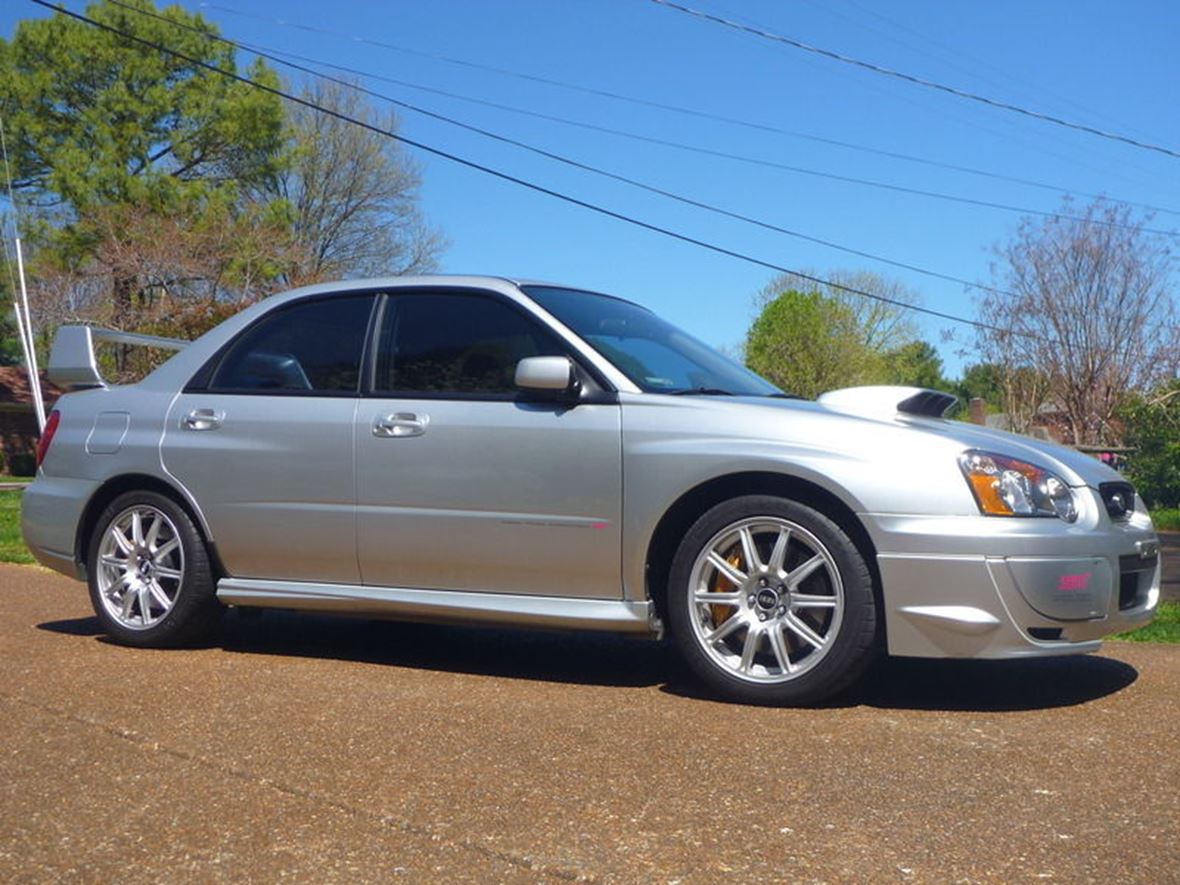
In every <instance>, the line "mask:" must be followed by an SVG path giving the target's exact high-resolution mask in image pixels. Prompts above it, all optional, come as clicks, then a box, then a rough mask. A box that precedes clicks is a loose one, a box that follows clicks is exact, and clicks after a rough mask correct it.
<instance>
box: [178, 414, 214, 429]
mask: <svg viewBox="0 0 1180 885" xmlns="http://www.w3.org/2000/svg"><path fill="white" fill-rule="evenodd" d="M224 420H225V412H222V411H220V410H219V409H193V410H192V411H191V412H189V413H188V414H187V415H185V416H184V418H183V419H181V422H180V423H181V426H182V427H184V429H185V430H216V429H217V428H218V427H220V426H221V422H222V421H224Z"/></svg>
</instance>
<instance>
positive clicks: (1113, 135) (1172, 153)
mask: <svg viewBox="0 0 1180 885" xmlns="http://www.w3.org/2000/svg"><path fill="white" fill-rule="evenodd" d="M651 2H652V3H656V4H658V5H660V6H665V7H667V8H668V9H673V10H675V11H677V12H683V13H685V14H687V15H691V16H695V17H697V18H700V19H704V20H705V21H709V22H713V23H714V24H718V25H722V26H723V27H726V28H732V29H734V30H736V31H742V32H744V33H747V34H753V35H754V36H756V37H761V38H763V39H765V40H771V41H774V42H775V43H782V44H785V45H787V46H791V47H794V48H795V49H801V50H803V51H805V52H811V53H814V54H815V55H821V56H823V57H824V58H829V59H832V60H833V61H838V62H842V63H843V64H847V65H853V66H854V67H858V68H862V69H864V70H866V71H872V72H873V73H875V74H883V75H885V76H887V77H894V78H896V79H898V80H904V81H905V82H907V83H913V84H915V85H917V86H924V87H926V88H927V89H935V90H938V91H939V92H945V93H947V94H948V95H953V96H956V97H957V98H965V99H969V100H971V101H976V102H979V103H980V104H985V105H987V106H988V107H993V108H999V109H1000V110H1005V111H1012V112H1013V113H1016V114H1023V115H1024V116H1026V117H1031V118H1033V119H1034V120H1042V121H1044V122H1046V123H1053V124H1054V125H1057V126H1064V127H1066V128H1067V129H1075V130H1077V131H1078V132H1086V133H1088V134H1090V135H1096V136H1098V137H1099V138H1105V139H1109V140H1111V141H1119V142H1122V143H1123V144H1129V145H1131V146H1132V147H1137V148H1142V149H1143V150H1148V151H1155V152H1156V153H1160V154H1165V155H1166V156H1169V157H1176V158H1180V151H1177V150H1173V149H1172V148H1167V147H1163V146H1161V145H1158V144H1151V143H1150V142H1146V141H1138V140H1136V139H1134V138H1131V137H1130V136H1127V135H1120V134H1118V133H1117V132H1108V131H1106V130H1104V129H1098V128H1096V127H1094V126H1088V125H1086V124H1085V123H1074V122H1072V121H1070V120H1066V119H1063V118H1061V117H1055V116H1053V115H1052V114H1046V113H1043V112H1041V111H1033V110H1029V109H1028V108H1024V107H1021V106H1020V105H1015V104H1010V103H1008V102H1006V101H1001V100H999V99H995V98H988V97H987V96H985V95H979V94H978V93H975V92H968V91H966V90H964V89H958V88H957V87H954V86H947V85H946V84H945V83H936V82H935V81H933V80H927V79H925V78H923V77H917V76H914V75H913V74H907V73H904V72H902V71H897V70H894V69H893V68H887V67H884V66H882V65H878V64H874V63H873V62H868V61H862V60H861V59H858V58H852V57H851V56H848V55H842V54H841V53H839V52H834V51H833V50H831V49H824V48H823V47H820V46H814V45H812V44H810V43H804V42H803V41H802V40H796V39H794V38H793V37H787V36H784V35H783V34H776V33H774V32H773V31H767V30H763V29H762V28H756V27H753V26H752V25H746V24H742V23H741V22H737V21H734V20H733V19H728V18H723V17H722V16H719V15H713V14H712V13H709V12H705V11H703V10H700V9H693V8H692V7H690V6H681V5H680V4H679V3H673V2H671V0H651Z"/></svg>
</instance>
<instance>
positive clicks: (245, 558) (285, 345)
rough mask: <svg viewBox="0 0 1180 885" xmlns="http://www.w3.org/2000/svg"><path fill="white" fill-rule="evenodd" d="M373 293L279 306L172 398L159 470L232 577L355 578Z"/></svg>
mask: <svg viewBox="0 0 1180 885" xmlns="http://www.w3.org/2000/svg"><path fill="white" fill-rule="evenodd" d="M375 301H376V296H375V295H373V294H360V295H348V294H339V295H333V296H328V297H321V298H315V299H309V300H303V301H297V302H295V303H293V304H289V305H283V306H280V307H279V308H276V309H275V310H274V311H272V312H271V313H269V314H266V315H265V316H264V317H262V318H261V319H260V320H258V321H257V322H255V323H253V324H252V325H250V326H249V327H248V328H246V329H245V330H244V331H243V332H242V333H241V334H239V335H238V336H237V338H235V339H234V340H233V341H232V342H231V343H230V344H229V345H228V346H227V347H225V348H223V349H222V351H221V352H220V353H219V354H218V356H216V357H214V359H213V361H211V363H210V364H209V365H208V366H207V367H206V368H205V369H203V370H202V371H201V372H199V373H198V375H197V377H196V378H195V379H194V381H193V382H192V383H190V385H189V387H188V388H186V389H185V391H184V392H183V393H181V395H180V396H179V397H177V399H176V401H175V402H174V403H173V405H172V408H171V410H170V411H169V415H168V419H167V425H166V430H165V434H164V438H163V442H162V447H161V456H162V459H163V463H164V467H165V469H167V470H168V472H169V473H171V474H172V475H173V476H174V477H176V479H177V480H179V481H180V482H181V483H183V485H184V486H185V487H186V488H187V489H188V490H189V492H190V493H191V494H192V496H193V498H194V499H195V500H196V502H197V504H198V505H199V506H200V508H201V511H202V512H203V514H204V516H205V519H206V521H207V522H208V524H209V527H210V530H211V532H212V535H213V539H214V543H215V544H216V548H217V552H218V555H219V556H220V557H221V561H222V563H223V564H224V565H225V567H226V569H227V570H228V571H229V573H230V574H231V575H233V576H234V577H241V578H271V579H283V580H307V581H330V582H341V583H359V580H360V570H359V567H358V565H357V558H356V532H355V511H356V495H355V485H354V475H353V470H354V463H353V452H352V435H353V423H354V421H355V417H356V408H357V402H358V398H357V397H358V392H359V379H360V365H361V360H362V352H363V350H364V344H365V340H366V335H367V332H368V328H369V321H370V315H371V313H372V309H373V305H374V303H375Z"/></svg>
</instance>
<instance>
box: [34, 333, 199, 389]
mask: <svg viewBox="0 0 1180 885" xmlns="http://www.w3.org/2000/svg"><path fill="white" fill-rule="evenodd" d="M96 339H97V340H99V341H110V342H112V343H114V344H130V345H132V346H138V347H158V348H161V349H163V350H182V349H184V348H185V347H187V346H188V344H189V342H187V341H184V340H182V339H180V338H161V337H160V336H158V335H139V334H136V333H134V332H120V331H118V330H117V329H103V328H100V327H98V326H60V327H59V328H58V330H57V334H56V335H55V336H54V338H53V350H52V351H51V352H50V354H49V366H48V368H47V370H46V374H47V375H48V376H49V380H50V381H52V382H53V383H54V384H56V385H57V386H58V387H62V388H64V389H66V390H84V389H86V388H88V387H106V386H107V383H106V381H104V380H103V377H102V374H101V373H100V372H99V371H98V358H97V356H96V355H95V352H94V342H95V340H96Z"/></svg>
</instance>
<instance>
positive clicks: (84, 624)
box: [37, 615, 102, 636]
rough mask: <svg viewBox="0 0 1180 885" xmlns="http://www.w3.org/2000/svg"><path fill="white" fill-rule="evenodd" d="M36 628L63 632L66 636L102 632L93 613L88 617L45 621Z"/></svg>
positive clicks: (93, 634) (92, 634)
mask: <svg viewBox="0 0 1180 885" xmlns="http://www.w3.org/2000/svg"><path fill="white" fill-rule="evenodd" d="M37 629H38V630H48V631H49V632H50V633H64V634H66V635H67V636H99V635H101V634H102V627H100V626H99V624H98V618H96V617H94V616H93V615H91V616H90V617H89V618H69V619H68V620H64V621H46V622H45V623H43V624H38V625H37Z"/></svg>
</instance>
